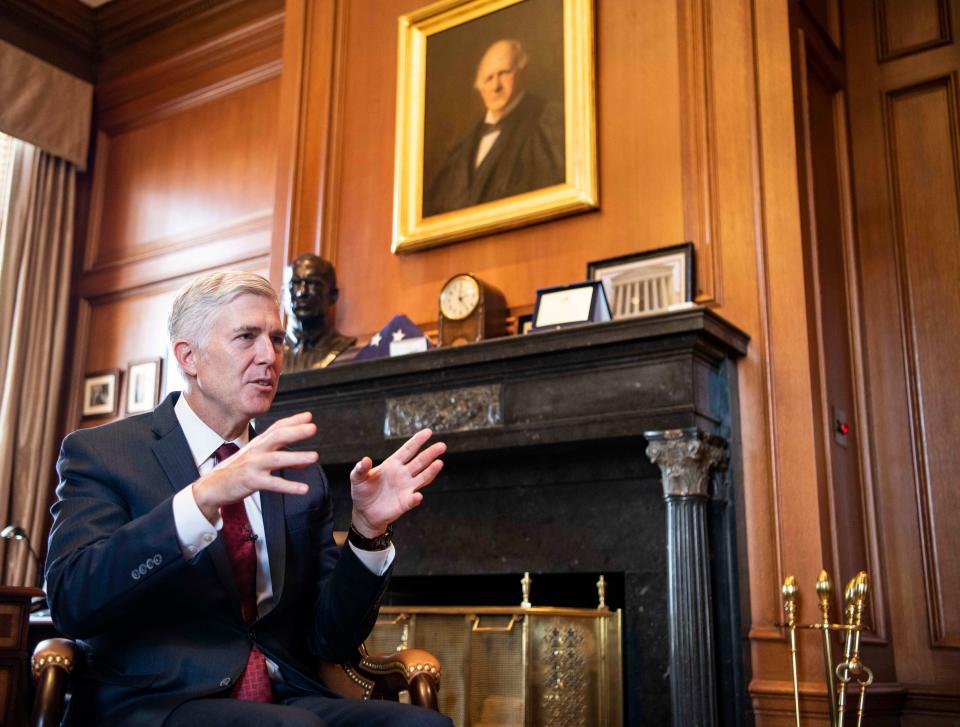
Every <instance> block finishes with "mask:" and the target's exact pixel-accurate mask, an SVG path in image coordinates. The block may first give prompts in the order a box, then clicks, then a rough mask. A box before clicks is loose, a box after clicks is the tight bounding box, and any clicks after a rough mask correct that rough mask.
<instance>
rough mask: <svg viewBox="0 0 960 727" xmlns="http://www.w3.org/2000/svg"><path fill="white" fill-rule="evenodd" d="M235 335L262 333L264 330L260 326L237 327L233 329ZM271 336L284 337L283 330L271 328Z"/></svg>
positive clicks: (276, 327)
mask: <svg viewBox="0 0 960 727" xmlns="http://www.w3.org/2000/svg"><path fill="white" fill-rule="evenodd" d="M233 332H234V333H257V334H259V333H262V332H263V329H262V328H261V327H260V326H237V327H236V328H234V329H233ZM270 334H271V335H274V334H276V335H282V334H283V329H282V328H280V327H278V326H273V327H271V328H270Z"/></svg>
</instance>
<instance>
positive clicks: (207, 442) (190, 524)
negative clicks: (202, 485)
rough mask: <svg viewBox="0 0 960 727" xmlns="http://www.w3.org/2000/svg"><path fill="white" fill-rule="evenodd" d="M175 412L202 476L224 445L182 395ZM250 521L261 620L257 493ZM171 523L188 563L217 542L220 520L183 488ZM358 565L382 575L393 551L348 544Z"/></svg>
mask: <svg viewBox="0 0 960 727" xmlns="http://www.w3.org/2000/svg"><path fill="white" fill-rule="evenodd" d="M174 411H175V412H176V415H177V420H178V421H179V422H180V427H181V428H182V429H183V434H184V436H185V437H186V438H187V444H188V445H189V447H190V452H191V454H193V461H194V463H195V464H196V465H197V470H198V471H199V473H200V474H201V475H203V474H206V473H207V472H209V471H210V470H212V469H213V468H214V464H215V463H214V460H213V453H214V452H215V451H216V450H217V449H218V448H219V447H220V445H221V444H223V443H224V442H223V439H222V438H221V437H220V435H219V434H217V433H216V432H215V431H213V430H212V429H211V428H210V427H208V426H207V425H206V424H205V423H204V422H203V421H202V420H201V419H200V417H198V416H197V415H196V413H195V412H194V411H193V409H191V408H190V405H189V404H188V403H187V397H186V396H184V395H183V394H181V395H180V398H179V399H177V403H176V406H175V407H174ZM249 439H250V433H249V431H248V430H247V429H244V432H243V434H241V435H240V436H239V437H237V438H236V439H234V440H233V443H234V444H236V445H237V446H238V447H243V446H244V445H245V444H246V443H247V442H248V441H249ZM243 505H244V508H245V509H246V511H247V518H248V519H249V520H250V527H251V528H252V529H253V532H254V533H255V534H256V536H257V539H256V540H255V541H254V547H255V548H256V551H257V613H258V614H259V615H260V616H263V615H264V614H266V613H268V612H269V611H270V609H271V608H272V607H273V580H272V578H271V576H270V561H269V558H268V556H267V538H266V534H265V533H264V530H263V513H262V512H261V509H260V493H259V492H254V493H253V494H252V495H250V496H248V497H247V498H245V499H244V501H243ZM173 521H174V525H175V527H176V530H177V540H178V541H179V543H180V549H181V550H182V551H183V557H184V558H186V559H187V560H188V561H192V560H194V559H195V558H196V557H197V556H198V555H199V554H200V552H201V551H202V550H203V549H204V548H206V547H207V546H208V545H210V543H212V542H213V541H214V540H216V539H217V536H218V534H219V532H220V529H221V528H222V527H223V520H222V519H221V518H220V517H218V518H217V522H216V523H213V524H211V523H210V521H209V520H207V518H206V517H204V515H203V513H202V512H200V508H199V507H198V506H197V501H196V500H194V499H193V488H192V487H184V488H183V489H182V490H180V492H178V493H177V494H176V495H174V497H173ZM348 545H349V546H350V548H352V549H353V552H354V553H355V554H356V556H357V557H358V558H359V559H360V561H361V562H362V563H363V564H364V565H365V566H366V567H367V568H368V569H369V570H370V572H371V573H374V574H376V575H378V576H379V575H383V574H384V573H385V572H386V571H387V569H388V568H389V567H390V564H391V563H393V558H394V555H395V554H396V550H395V548H394V547H393V545H392V544H391V545H390V547H389V548H387V549H386V550H377V551H369V550H359V549H358V548H354V546H353V544H352V543H348Z"/></svg>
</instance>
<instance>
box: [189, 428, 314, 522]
mask: <svg viewBox="0 0 960 727" xmlns="http://www.w3.org/2000/svg"><path fill="white" fill-rule="evenodd" d="M311 419H313V415H312V414H311V413H310V412H302V413H300V414H294V415H293V416H291V417H287V418H285V419H280V420H278V421H276V422H274V423H273V424H272V425H271V426H270V428H269V429H267V431H265V432H264V433H263V434H260V435H258V436H256V437H254V438H253V439H251V440H250V442H249V443H247V445H246V446H245V447H243V448H242V449H241V450H240V451H238V452H237V453H236V454H235V455H233V456H232V457H230V458H229V459H226V460H224V461H223V462H221V463H220V464H218V465H217V466H216V467H214V468H213V469H212V470H210V471H209V472H207V473H206V474H205V475H203V476H202V477H201V478H200V479H199V480H197V481H196V482H194V483H193V499H194V500H196V502H197V506H198V507H199V508H200V512H202V513H203V516H204V517H205V518H207V520H209V521H210V522H211V523H214V522H216V520H217V518H218V517H219V516H220V508H221V507H223V506H224V505H229V504H231V503H234V502H239V501H240V500H242V499H243V498H245V497H246V496H247V495H250V494H252V493H254V492H259V491H262V490H269V491H271V492H279V493H282V494H285V495H305V494H306V493H307V490H308V488H307V486H306V485H304V484H301V483H299V482H290V481H288V480H285V479H283V478H282V477H277V476H275V475H273V474H271V473H272V472H275V471H276V470H282V469H303V468H304V467H309V466H310V465H312V464H314V463H315V462H316V461H317V459H318V457H319V455H318V454H317V453H316V452H288V451H285V450H284V447H287V446H288V445H290V444H293V443H294V442H299V441H301V440H304V439H309V438H310V437H312V436H313V435H314V434H316V433H317V425H316V424H314V423H313V422H312V421H311Z"/></svg>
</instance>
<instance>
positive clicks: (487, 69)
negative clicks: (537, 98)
mask: <svg viewBox="0 0 960 727" xmlns="http://www.w3.org/2000/svg"><path fill="white" fill-rule="evenodd" d="M476 87H477V91H479V92H480V97H481V98H482V99H483V105H484V106H486V107H487V111H489V112H491V114H493V115H494V116H497V117H499V115H500V114H501V113H503V110H504V109H505V108H506V107H507V106H509V105H510V102H511V101H513V99H514V98H515V97H516V96H517V94H519V93H520V91H521V90H522V88H523V82H522V78H521V71H520V70H519V69H517V68H516V58H515V54H514V49H513V46H512V45H511V44H510V43H509V42H508V41H505V40H498V41H497V42H496V43H494V44H493V45H491V46H490V48H488V49H487V52H486V53H484V55H483V59H482V60H481V61H480V66H479V67H478V68H477V82H476Z"/></svg>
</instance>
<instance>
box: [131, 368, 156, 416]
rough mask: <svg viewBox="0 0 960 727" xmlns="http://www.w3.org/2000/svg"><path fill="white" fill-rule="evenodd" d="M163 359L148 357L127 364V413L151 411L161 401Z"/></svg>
mask: <svg viewBox="0 0 960 727" xmlns="http://www.w3.org/2000/svg"><path fill="white" fill-rule="evenodd" d="M162 368H163V359H161V358H147V359H141V360H139V361H131V362H130V363H129V364H127V406H126V411H127V414H140V413H142V412H145V411H151V410H152V409H153V407H155V406H156V405H157V403H158V402H159V401H160V371H161V369H162Z"/></svg>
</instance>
